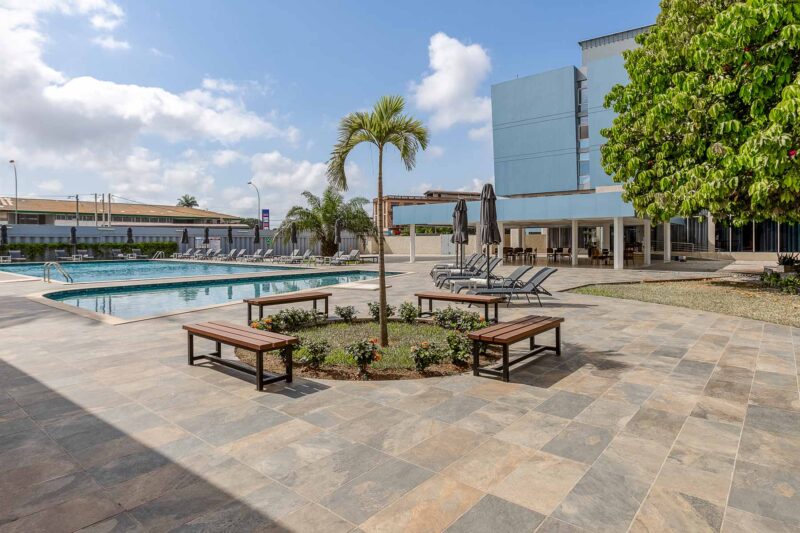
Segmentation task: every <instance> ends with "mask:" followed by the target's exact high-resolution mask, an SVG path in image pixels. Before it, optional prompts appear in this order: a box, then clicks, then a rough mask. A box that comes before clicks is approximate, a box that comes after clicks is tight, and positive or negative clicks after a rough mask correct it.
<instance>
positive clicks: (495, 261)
mask: <svg viewBox="0 0 800 533" xmlns="http://www.w3.org/2000/svg"><path fill="white" fill-rule="evenodd" d="M502 262H503V260H502V259H500V258H499V257H492V258H491V259H489V261H488V262H487V263H486V265H485V266H484V267H483V268H482V269H480V270H477V271H475V272H470V273H469V274H449V275H445V276H440V277H438V278H437V279H436V286H437V287H439V288H442V287H450V285H451V284H452V283H453V282H455V281H459V280H468V279H472V278H485V277H486V270H487V269H488V270H489V271H491V270H493V269H494V268H495V267H497V266H499V265H500V263H502ZM492 277H493V278H497V276H496V275H492Z"/></svg>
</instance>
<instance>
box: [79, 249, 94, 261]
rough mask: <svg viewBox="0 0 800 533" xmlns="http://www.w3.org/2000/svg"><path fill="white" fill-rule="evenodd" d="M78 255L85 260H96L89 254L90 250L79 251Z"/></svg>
mask: <svg viewBox="0 0 800 533" xmlns="http://www.w3.org/2000/svg"><path fill="white" fill-rule="evenodd" d="M78 255H79V256H81V257H82V258H83V259H89V260H92V259H94V256H93V255H92V254H91V253H90V252H89V250H78Z"/></svg>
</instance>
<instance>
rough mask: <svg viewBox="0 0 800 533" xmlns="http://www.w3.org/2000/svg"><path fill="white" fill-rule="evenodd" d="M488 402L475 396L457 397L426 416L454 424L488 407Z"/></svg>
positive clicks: (426, 413)
mask: <svg viewBox="0 0 800 533" xmlns="http://www.w3.org/2000/svg"><path fill="white" fill-rule="evenodd" d="M487 403H488V402H487V401H486V400H482V399H480V398H476V397H474V396H467V395H457V396H453V397H452V398H449V399H447V400H445V401H443V402H441V403H439V404H437V405H435V406H434V407H431V408H430V409H428V410H427V411H425V413H424V414H425V416H429V417H431V418H436V419H438V420H441V421H442V422H448V423H453V422H457V421H458V420H461V419H462V418H464V417H465V416H467V415H468V414H470V413H472V412H473V411H476V410H478V409H480V408H481V407H483V406H484V405H486V404H487Z"/></svg>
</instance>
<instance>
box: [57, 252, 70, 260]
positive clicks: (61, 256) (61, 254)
mask: <svg viewBox="0 0 800 533" xmlns="http://www.w3.org/2000/svg"><path fill="white" fill-rule="evenodd" d="M54 253H55V254H56V261H66V260H68V259H69V256H68V255H67V251H66V250H56V251H55V252H54Z"/></svg>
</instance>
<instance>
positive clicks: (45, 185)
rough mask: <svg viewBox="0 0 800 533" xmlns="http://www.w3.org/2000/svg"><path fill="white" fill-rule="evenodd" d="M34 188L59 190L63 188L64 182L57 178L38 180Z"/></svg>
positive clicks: (46, 190) (50, 190)
mask: <svg viewBox="0 0 800 533" xmlns="http://www.w3.org/2000/svg"><path fill="white" fill-rule="evenodd" d="M36 188H37V189H39V190H41V191H44V192H59V191H61V190H62V189H64V184H63V183H61V182H60V181H58V180H45V181H42V182H39V184H37V185H36Z"/></svg>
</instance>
